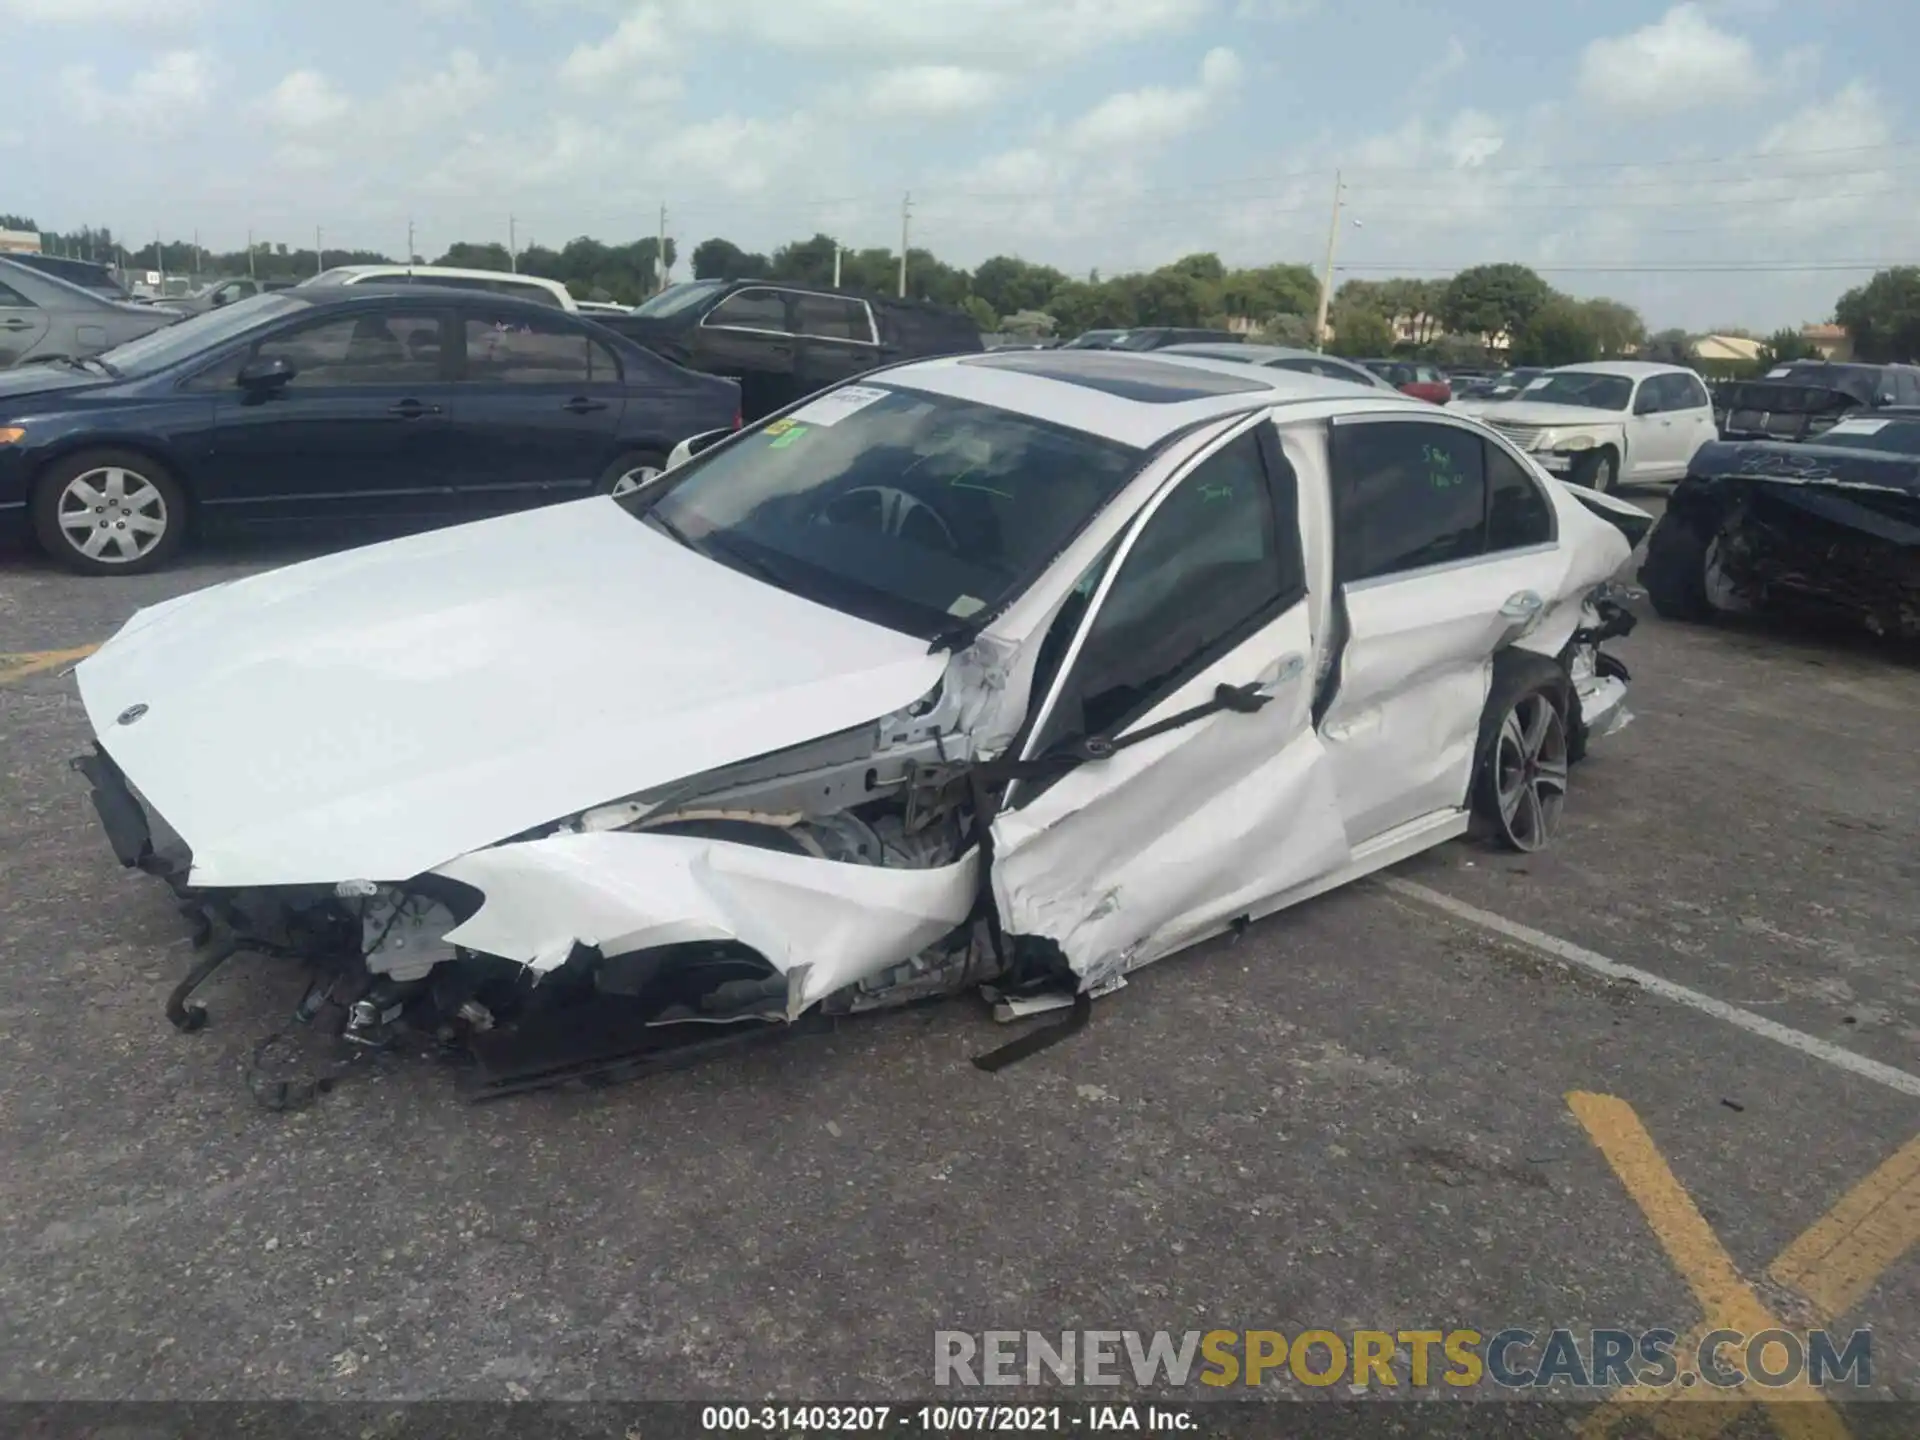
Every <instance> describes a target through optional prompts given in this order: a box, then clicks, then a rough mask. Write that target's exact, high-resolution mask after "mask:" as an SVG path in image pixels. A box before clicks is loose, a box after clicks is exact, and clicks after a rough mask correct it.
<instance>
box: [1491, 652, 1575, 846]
mask: <svg viewBox="0 0 1920 1440" xmlns="http://www.w3.org/2000/svg"><path fill="white" fill-rule="evenodd" d="M1572 709H1573V686H1572V684H1571V682H1570V681H1569V680H1568V679H1567V672H1566V671H1565V670H1563V669H1561V668H1560V666H1559V664H1558V663H1557V662H1555V661H1553V660H1550V659H1548V658H1547V657H1546V656H1544V655H1532V654H1527V653H1524V652H1520V651H1512V650H1509V651H1507V652H1506V653H1505V654H1503V655H1502V656H1500V658H1499V659H1498V660H1496V661H1495V662H1494V672H1493V688H1492V690H1491V691H1490V692H1489V694H1488V696H1487V705H1486V709H1485V710H1484V711H1483V712H1481V716H1480V743H1479V747H1478V750H1477V755H1478V759H1477V761H1476V763H1475V765H1474V775H1473V792H1472V795H1471V797H1470V798H1471V801H1472V805H1473V810H1474V813H1475V814H1476V815H1477V816H1478V817H1479V819H1480V820H1481V821H1482V822H1483V823H1484V824H1485V825H1486V826H1487V827H1488V829H1489V831H1490V832H1491V833H1492V834H1493V835H1494V836H1495V838H1497V839H1498V840H1499V842H1500V843H1501V844H1502V845H1503V846H1504V847H1505V848H1507V849H1509V850H1518V851H1521V852H1522V853H1526V854H1531V853H1532V852H1534V851H1536V850H1544V849H1546V847H1547V846H1548V845H1549V844H1551V843H1552V841H1553V837H1554V835H1555V833H1556V832H1557V831H1558V830H1559V827H1560V817H1561V814H1562V812H1563V811H1564V809H1565V807H1566V799H1567V774H1568V770H1569V769H1570V767H1571V765H1572V763H1573V744H1572V737H1571V734H1570V732H1569V728H1568V727H1569V725H1570V723H1571V712H1572Z"/></svg>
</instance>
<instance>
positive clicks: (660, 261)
mask: <svg viewBox="0 0 1920 1440" xmlns="http://www.w3.org/2000/svg"><path fill="white" fill-rule="evenodd" d="M654 244H655V246H656V247H657V248H656V249H655V250H654V252H653V263H654V268H655V269H656V270H658V271H659V272H660V274H659V277H658V278H659V281H660V283H659V285H657V286H656V287H655V293H658V292H659V291H661V290H664V289H666V288H667V207H666V206H664V205H662V206H661V207H660V233H659V235H658V236H657V237H656V239H655V241H654Z"/></svg>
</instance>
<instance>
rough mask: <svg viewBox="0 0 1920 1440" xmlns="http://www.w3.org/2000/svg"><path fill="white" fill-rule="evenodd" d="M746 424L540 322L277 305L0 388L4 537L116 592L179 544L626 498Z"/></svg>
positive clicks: (500, 304) (502, 300)
mask: <svg viewBox="0 0 1920 1440" xmlns="http://www.w3.org/2000/svg"><path fill="white" fill-rule="evenodd" d="M739 413H740V392H739V388H738V386H737V385H735V383H734V382H733V381H731V380H723V379H720V378H718V377H715V376H710V375H699V374H695V373H693V372H692V371H689V370H682V369H680V368H679V367H678V366H676V365H673V364H671V363H669V362H668V361H666V360H663V359H661V358H660V357H659V356H657V355H655V354H653V353H652V352H651V351H648V350H644V349H642V348H640V347H639V346H637V345H635V344H634V343H633V342H631V341H629V340H625V339H622V338H621V337H620V336H617V335H614V334H612V333H611V332H609V331H606V330H603V329H601V328H600V327H599V326H597V325H595V324H593V323H592V322H590V321H587V320H582V319H579V318H577V317H575V316H572V315H568V314H565V313H562V312H559V311H556V310H553V309H551V308H549V307H547V306H542V305H535V304H531V303H529V302H526V301H521V300H514V299H511V298H508V297H504V296H498V295H488V294H485V293H481V292H473V293H464V292H459V291H451V290H441V291H433V292H423V291H422V290H421V289H420V288H419V287H417V286H394V287H380V286H373V285H355V286H352V287H306V288H302V289H299V290H293V291H282V292H279V293H276V294H268V295H259V296H255V297H253V298H252V299H248V300H242V301H240V302H238V303H237V304H233V305H229V306H226V307H225V308H223V309H219V310H215V311H212V312H211V313H209V314H206V315H201V316H197V317H195V318H194V319H191V320H186V321H183V322H182V323H180V324H178V325H173V326H169V327H168V328H167V329H165V330H160V331H156V332H155V333H154V334H152V335H148V336H145V337H143V338H142V339H139V340H136V341H133V342H132V343H130V344H126V345H122V346H119V347H118V348H116V349H113V350H109V351H107V352H106V353H104V354H102V355H100V356H98V357H97V358H94V359H88V360H80V361H62V362H57V363H49V364H39V365H28V366H24V367H22V368H20V369H16V370H11V371H7V372H4V373H0V539H5V538H15V539H19V538H26V537H32V538H33V539H36V540H37V541H38V542H39V544H40V545H41V547H42V548H43V549H45V550H46V551H47V552H48V553H49V554H51V555H53V556H54V557H55V558H57V559H59V560H61V561H62V562H64V563H66V564H67V565H69V566H71V567H72V568H74V569H76V570H80V571H83V572H86V573H90V574H101V575H114V574H117V575H126V574H131V573H134V572H136V571H141V570H151V569H153V568H155V567H156V566H159V565H162V564H164V563H165V562H166V561H167V559H168V558H169V557H170V556H171V555H173V554H174V553H175V551H177V550H178V549H179V547H180V546H181V545H182V544H183V543H184V542H185V540H186V539H187V536H188V532H189V530H190V529H192V530H195V531H206V530H213V529H219V528H224V527H228V526H244V527H266V526H271V527H276V528H279V529H281V530H283V531H285V530H288V529H295V530H297V529H299V528H301V527H311V526H315V525H318V524H320V523H322V522H331V521H349V522H355V523H372V524H379V525H397V526H400V527H403V528H408V529H417V528H422V527H425V526H430V525H437V524H443V523H446V522H449V521H454V520H462V519H472V518H476V517H478V516H482V515H488V514H495V513H499V512H502V511H507V510H518V509H524V508H526V507H528V506H532V505H542V504H546V503H549V502H552V501H555V500H565V499H571V498H574V497H577V496H582V495H588V494H592V493H594V492H596V491H599V492H602V493H609V494H617V493H621V492H623V491H625V490H628V489H631V488H633V487H634V486H636V485H639V484H644V483H645V482H646V480H648V479H650V478H651V477H652V475H653V474H654V473H656V472H657V471H658V470H659V469H660V468H661V467H662V466H664V465H665V463H666V456H667V454H668V452H669V451H670V450H671V449H672V448H673V446H674V445H676V444H677V443H679V442H680V441H681V440H683V439H685V438H686V437H688V436H690V435H695V434H699V433H701V432H704V431H710V430H720V429H725V428H727V427H728V426H733V425H738V423H739Z"/></svg>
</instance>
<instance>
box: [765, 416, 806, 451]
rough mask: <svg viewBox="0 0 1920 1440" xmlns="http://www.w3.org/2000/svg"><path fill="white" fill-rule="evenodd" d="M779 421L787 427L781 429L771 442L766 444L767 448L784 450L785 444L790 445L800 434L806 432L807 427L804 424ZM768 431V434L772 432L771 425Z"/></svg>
mask: <svg viewBox="0 0 1920 1440" xmlns="http://www.w3.org/2000/svg"><path fill="white" fill-rule="evenodd" d="M781 423H782V424H783V425H786V426H788V428H787V429H785V430H782V431H781V432H780V433H779V434H778V435H777V436H775V437H774V441H773V443H772V444H771V445H769V446H767V448H768V449H769V450H784V449H786V448H787V446H789V445H791V444H792V443H793V442H794V441H796V440H798V439H799V438H800V437H801V436H802V435H804V434H806V433H807V427H806V426H804V425H795V424H793V423H792V422H791V421H782V422H781ZM768 433H769V434H771V433H772V431H771V427H769V431H768Z"/></svg>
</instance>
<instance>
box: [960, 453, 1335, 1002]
mask: <svg viewBox="0 0 1920 1440" xmlns="http://www.w3.org/2000/svg"><path fill="white" fill-rule="evenodd" d="M1296 492H1297V484H1296V479H1295V476H1294V473H1293V470H1292V468H1291V466H1290V465H1289V464H1288V463H1287V462H1286V460H1285V459H1284V458H1283V456H1282V454H1281V451H1280V447H1279V445H1278V442H1277V437H1276V436H1275V433H1274V431H1273V429H1272V427H1271V426H1270V425H1268V424H1266V423H1265V421H1264V419H1260V420H1250V421H1249V422H1248V423H1247V424H1245V425H1243V426H1241V427H1240V428H1239V429H1238V430H1236V431H1235V432H1233V433H1232V434H1231V435H1229V436H1228V437H1227V438H1226V439H1224V440H1223V441H1221V442H1220V443H1219V444H1218V445H1217V446H1215V447H1213V448H1212V449H1211V450H1209V451H1207V452H1205V453H1204V454H1203V455H1202V456H1201V457H1199V458H1197V459H1196V460H1195V462H1194V463H1193V464H1191V465H1190V466H1188V467H1186V468H1185V469H1184V470H1183V471H1182V472H1181V473H1180V474H1179V475H1178V476H1176V477H1175V478H1174V479H1173V480H1171V481H1170V482H1169V484H1168V485H1167V486H1166V487H1165V488H1164V489H1162V490H1161V491H1160V492H1159V493H1158V494H1157V495H1156V496H1155V497H1154V499H1153V500H1152V501H1151V502H1149V504H1148V505H1147V506H1146V507H1145V508H1144V509H1143V511H1142V514H1141V516H1140V518H1139V519H1138V520H1137V521H1136V523H1135V525H1134V526H1133V528H1132V530H1131V531H1130V532H1129V534H1128V535H1127V536H1126V538H1125V539H1124V540H1123V541H1122V543H1121V547H1120V549H1119V550H1118V551H1117V552H1116V555H1115V559H1114V562H1113V564H1112V565H1110V566H1109V567H1108V569H1107V571H1106V573H1105V575H1104V577H1103V578H1102V580H1101V582H1100V585H1099V588H1098V590H1097V592H1096V593H1095V596H1094V600H1093V603H1092V605H1091V606H1090V607H1089V610H1088V613H1087V615H1086V618H1085V619H1084V620H1083V621H1082V622H1081V623H1080V625H1079V629H1078V632H1077V633H1076V634H1075V635H1074V637H1073V639H1072V641H1071V643H1070V645H1069V646H1068V648H1067V651H1066V658H1065V660H1064V662H1063V664H1062V665H1061V667H1060V669H1059V672H1058V674H1057V675H1056V676H1055V677H1054V679H1053V682H1052V684H1051V686H1050V687H1047V688H1046V689H1045V692H1044V693H1045V699H1044V701H1043V702H1042V707H1041V709H1040V710H1039V712H1038V713H1037V716H1036V720H1035V724H1034V727H1033V729H1032V732H1031V734H1030V735H1029V736H1028V737H1027V739H1026V742H1025V744H1024V745H1023V747H1022V749H1021V752H1020V753H1021V757H1022V760H1023V761H1024V762H1025V763H1026V765H1027V767H1028V770H1027V775H1028V778H1023V779H1016V780H1015V782H1014V783H1013V785H1012V788H1011V789H1010V791H1009V792H1008V795H1007V802H1006V805H1005V806H1004V807H1003V809H1002V812H1001V814H1000V815H999V817H998V818H997V819H996V821H995V823H994V826H993V869H992V883H993V893H994V901H995V904H996V906H997V908H998V910H999V913H1000V918H1001V923H1002V925H1003V927H1004V928H1005V929H1006V931H1007V932H1008V933H1009V934H1012V935H1025V936H1035V937H1041V938H1044V939H1047V940H1051V941H1053V942H1054V943H1056V944H1057V945H1058V946H1059V947H1060V949H1061V950H1062V951H1063V952H1064V954H1065V956H1066V958H1067V960H1068V962H1069V963H1070V964H1071V966H1072V967H1073V969H1074V971H1075V972H1076V973H1077V974H1078V975H1079V977H1080V980H1081V985H1082V988H1090V987H1092V986H1095V985H1098V984H1100V983H1102V982H1104V981H1106V980H1109V979H1111V978H1113V977H1114V976H1116V975H1119V974H1123V973H1125V971H1127V970H1128V969H1131V968H1133V967H1135V966H1137V965H1141V964H1144V963H1146V962H1147V961H1149V960H1153V959H1156V958H1158V957H1159V956H1161V955H1164V954H1167V953H1169V952H1170V951H1172V950H1175V949H1178V948H1179V947H1181V946H1182V945H1185V944H1188V943H1190V942H1191V941H1193V940H1196V939H1199V938H1201V937H1203V936H1204V935H1206V934H1208V933H1211V932H1215V931H1218V930H1221V929H1223V928H1225V927H1226V926H1227V925H1228V924H1230V923H1232V922H1233V921H1234V920H1235V919H1237V918H1238V917H1241V916H1243V915H1249V914H1256V913H1259V912H1260V910H1261V902H1263V901H1265V900H1269V899H1271V898H1272V897H1274V896H1277V895H1279V894H1281V893H1283V892H1285V891H1288V890H1292V889H1294V888H1296V887H1298V886H1300V885H1302V884H1304V883H1306V882H1307V881H1309V880H1312V879H1314V878H1315V877H1317V876H1320V875H1323V874H1326V873H1328V872H1330V871H1333V870H1335V869H1338V868H1339V867H1340V866H1341V865H1343V864H1344V863H1345V862H1346V860H1347V857H1348V850H1347V845H1346V840H1345V832H1344V829H1343V827H1342V824H1341V820H1340V814H1339V807H1338V802H1337V798H1336V795H1335V792H1334V786H1333V780H1332V774H1331V770H1330V767H1329V764H1328V760H1327V756H1326V753H1325V751H1324V749H1323V748H1322V745H1321V742H1320V739H1319V737H1318V736H1317V735H1316V734H1315V733H1314V731H1313V726H1312V714H1311V712H1312V676H1313V672H1314V660H1313V647H1314V633H1313V623H1312V620H1311V619H1310V614H1309V606H1308V601H1307V587H1306V581H1305V571H1304V567H1303V563H1302V556H1301V540H1300V533H1299V524H1298V496H1297V493H1296ZM1036 693H1040V692H1038V691H1037V692H1036ZM1108 747H1111V749H1110V753H1108ZM1089 755H1091V756H1092V757H1093V758H1085V757H1088V756H1089ZM1063 756H1064V757H1066V758H1065V760H1064V762H1063V764H1062V768H1060V769H1059V770H1057V771H1055V772H1053V773H1045V766H1046V765H1047V763H1048V762H1049V760H1051V759H1055V758H1058V757H1063ZM1076 757H1082V758H1078V759H1077V760H1076ZM1036 772H1037V773H1036Z"/></svg>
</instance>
